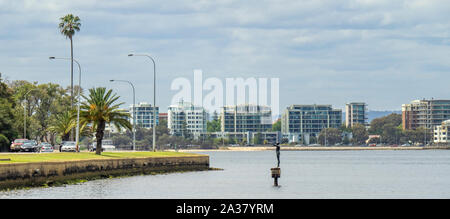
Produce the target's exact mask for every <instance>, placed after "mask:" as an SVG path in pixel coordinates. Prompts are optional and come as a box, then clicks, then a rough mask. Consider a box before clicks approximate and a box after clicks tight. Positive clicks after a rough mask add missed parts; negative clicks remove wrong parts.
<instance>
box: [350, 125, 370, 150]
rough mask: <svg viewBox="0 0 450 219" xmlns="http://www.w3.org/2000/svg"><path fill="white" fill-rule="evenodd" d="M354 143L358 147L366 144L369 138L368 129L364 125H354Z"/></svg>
mask: <svg viewBox="0 0 450 219" xmlns="http://www.w3.org/2000/svg"><path fill="white" fill-rule="evenodd" d="M351 130H352V135H353V138H352V142H353V143H354V144H357V145H361V144H365V143H366V140H367V139H368V138H369V134H368V133H367V130H366V127H365V126H364V125H363V124H359V123H357V124H354V125H353V127H352V129H351Z"/></svg>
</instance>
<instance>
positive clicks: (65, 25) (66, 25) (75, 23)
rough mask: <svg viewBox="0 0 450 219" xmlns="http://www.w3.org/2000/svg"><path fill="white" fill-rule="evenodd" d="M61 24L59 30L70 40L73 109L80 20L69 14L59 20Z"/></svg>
mask: <svg viewBox="0 0 450 219" xmlns="http://www.w3.org/2000/svg"><path fill="white" fill-rule="evenodd" d="M59 20H60V21H61V23H59V30H60V31H61V34H62V35H64V36H66V38H69V39H70V59H71V65H70V99H71V107H73V40H72V38H73V36H74V35H75V32H78V31H80V26H81V23H80V18H79V17H78V16H74V15H73V14H67V15H66V16H64V17H61V18H59Z"/></svg>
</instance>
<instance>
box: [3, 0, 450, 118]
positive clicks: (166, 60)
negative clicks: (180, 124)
mask: <svg viewBox="0 0 450 219" xmlns="http://www.w3.org/2000/svg"><path fill="white" fill-rule="evenodd" d="M448 11H450V4H447V3H446V1H443V0H442V1H429V0H426V1H419V0H398V1H392V0H376V1H374V0H349V1H334V0H304V1H293V0H292V1H290V0H282V1H269V0H267V1H261V0H250V1H237V0H223V1H206V0H205V1H194V0H175V1H163V0H157V1H144V0H129V1H119V0H101V1H100V0H99V1H93V0H78V1H58V0H52V1H51V0H41V1H32V0H27V1H17V0H14V1H13V0H11V1H6V0H0V44H1V45H2V46H1V47H0V66H1V67H0V68H1V69H0V71H1V72H2V73H3V75H8V76H9V77H10V78H11V79H28V80H33V81H36V80H38V81H40V82H41V81H42V82H48V81H53V82H56V81H58V82H61V83H65V84H67V83H68V79H67V77H66V75H67V71H68V70H67V63H56V62H49V61H48V60H47V59H46V58H47V57H48V56H50V55H55V56H67V55H68V51H69V44H68V41H67V40H66V39H65V38H64V37H63V36H62V35H60V33H59V31H58V29H57V24H58V22H59V21H58V19H59V17H61V16H63V15H64V14H67V13H73V14H76V15H78V16H80V18H81V20H82V28H81V31H80V32H79V33H77V34H76V36H75V38H74V45H75V54H76V56H77V58H79V59H80V61H81V62H82V65H83V69H84V72H85V74H86V75H85V78H86V86H98V85H102V86H111V85H110V84H109V83H108V82H107V81H108V80H109V79H110V77H116V78H118V77H122V78H123V77H128V78H133V79H135V80H136V84H138V85H137V90H138V91H139V92H138V96H139V98H140V100H142V101H147V102H150V101H149V98H150V96H151V95H148V94H149V93H151V92H152V87H151V86H150V85H151V80H152V77H151V76H152V74H151V71H150V70H149V69H150V63H147V62H146V61H145V60H140V59H136V58H129V57H127V56H126V54H127V53H128V52H130V51H136V52H148V53H151V54H152V55H154V56H155V57H156V59H157V64H158V66H157V67H158V68H157V69H158V73H159V74H160V75H162V76H161V77H159V79H160V80H161V84H160V85H159V86H158V91H159V93H160V94H161V97H160V98H159V99H160V100H161V102H160V104H161V105H162V106H163V109H164V106H166V105H168V104H169V102H168V101H169V100H170V99H171V96H170V95H172V93H170V92H167V91H168V90H169V85H170V82H171V80H172V79H173V78H175V77H178V76H184V77H191V76H192V70H193V69H203V72H204V77H245V76H248V77H259V76H265V77H279V78H280V88H281V89H282V90H281V91H280V92H281V95H280V96H281V98H282V99H281V101H280V103H281V105H282V106H281V107H282V108H283V107H285V105H288V104H292V103H310V102H316V103H331V104H334V105H336V106H343V104H344V103H345V101H350V100H351V98H352V97H355V98H358V100H362V101H364V100H365V99H367V102H368V103H369V105H370V106H371V107H372V108H375V109H382V108H388V109H393V108H399V107H400V105H401V103H403V102H407V101H410V100H411V99H413V98H417V96H419V95H420V94H421V92H422V93H423V96H424V97H431V96H433V95H434V94H436V95H437V94H439V93H442V92H441V90H440V89H439V87H440V85H441V86H442V85H444V81H448V80H450V78H449V77H450V76H448V74H445V73H444V72H446V71H447V70H450V66H449V64H447V60H449V58H450V52H448V51H450V48H449V46H450V43H449V42H450V40H449V37H450V14H449V13H447V12H448ZM56 72H62V73H56ZM424 75H428V76H430V77H424ZM437 76H440V77H441V78H442V80H439V81H435V80H434V79H435V78H436V77H437ZM419 78H420V80H418V79H419ZM418 81H420V82H423V83H421V84H420V85H418V87H419V88H420V89H419V90H418V91H411V90H410V89H412V88H414V87H413V86H412V85H411V84H414V83H417V82H418ZM405 90H408V92H404V91H405ZM118 92H119V94H120V95H121V96H123V97H124V98H125V100H126V101H127V102H130V100H131V98H129V95H128V93H129V92H128V90H127V89H126V88H118ZM330 93H333V95H331V94H330ZM411 93H412V94H411ZM410 94H411V95H413V96H414V97H410V96H408V95H410ZM387 96H389V98H379V97H387ZM139 98H138V99H139ZM447 98H448V97H447ZM166 100H167V101H166Z"/></svg>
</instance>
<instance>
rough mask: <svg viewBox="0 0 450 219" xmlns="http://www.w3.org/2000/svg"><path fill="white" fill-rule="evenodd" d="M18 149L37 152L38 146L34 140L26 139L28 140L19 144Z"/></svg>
mask: <svg viewBox="0 0 450 219" xmlns="http://www.w3.org/2000/svg"><path fill="white" fill-rule="evenodd" d="M20 151H23V152H39V146H38V145H37V143H36V141H33V140H28V141H25V142H23V144H22V145H20Z"/></svg>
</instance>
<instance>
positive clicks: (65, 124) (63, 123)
mask: <svg viewBox="0 0 450 219" xmlns="http://www.w3.org/2000/svg"><path fill="white" fill-rule="evenodd" d="M73 118H74V115H73V113H71V111H66V112H63V113H61V114H59V115H57V116H56V117H55V120H54V121H53V122H52V124H51V125H50V126H49V127H48V128H47V130H48V131H50V132H51V133H54V134H57V135H59V136H60V137H61V140H62V141H68V140H69V138H70V130H71V129H72V128H73V127H74V126H75V125H76V124H75V123H76V121H75V120H74V119H73Z"/></svg>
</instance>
